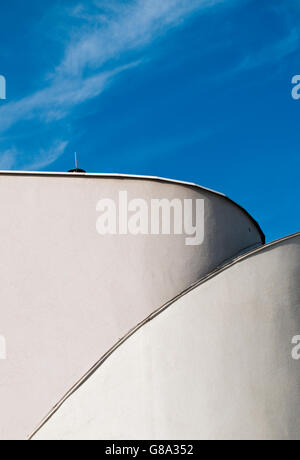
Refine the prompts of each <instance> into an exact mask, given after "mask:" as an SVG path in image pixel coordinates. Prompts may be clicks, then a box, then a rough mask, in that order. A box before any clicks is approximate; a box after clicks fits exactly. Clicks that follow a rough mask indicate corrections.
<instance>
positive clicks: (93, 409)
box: [35, 235, 300, 440]
mask: <svg viewBox="0 0 300 460" xmlns="http://www.w3.org/2000/svg"><path fill="white" fill-rule="evenodd" d="M299 277H300V235H298V236H295V237H292V238H289V239H286V240H283V241H280V242H278V243H277V244H274V245H271V246H268V247H266V248H265V249H262V250H259V251H257V252H255V253H254V254H252V255H250V256H247V257H245V258H243V259H242V260H240V261H239V262H237V263H234V264H233V265H232V266H230V267H229V268H227V269H225V270H224V271H221V272H220V273H219V274H218V275H217V276H214V277H212V278H211V279H209V280H207V281H206V282H204V283H203V284H201V285H200V286H198V287H197V288H195V289H193V290H192V291H191V292H189V293H188V294H186V295H184V296H183V297H181V298H180V299H179V300H178V301H176V302H175V303H174V304H172V305H171V306H170V307H169V308H168V309H166V310H165V311H164V312H163V313H161V314H160V315H159V316H157V317H156V318H155V319H154V320H153V321H151V322H150V323H147V324H145V325H144V326H143V327H142V328H141V329H139V331H138V332H136V333H135V334H134V335H132V336H131V337H130V338H129V339H128V341H126V342H125V343H124V344H123V345H122V346H121V347H120V348H118V349H117V350H116V351H115V352H114V353H113V354H112V355H111V356H110V357H109V359H107V360H106V361H105V362H104V364H103V365H102V366H101V367H99V368H98V370H97V371H96V372H95V373H94V374H93V375H92V376H91V377H90V378H89V380H87V381H86V382H85V383H84V384H83V385H82V386H81V387H80V388H79V389H78V390H77V391H75V392H74V393H73V394H72V395H71V396H70V398H69V399H67V400H66V401H65V403H64V404H63V405H62V406H61V407H60V409H59V410H58V412H57V413H55V414H54V415H53V416H52V418H50V420H49V421H48V422H47V423H46V424H45V425H44V426H43V427H42V428H41V430H40V431H39V432H38V433H37V434H36V436H35V439H116V440H118V439H154V440H156V439H275V440H277V439H290V440H292V439H300V405H299V400H300V360H298V361H296V360H294V359H293V358H292V349H293V347H294V345H292V338H293V337H294V336H296V335H300V286H299ZM299 355H300V352H299Z"/></svg>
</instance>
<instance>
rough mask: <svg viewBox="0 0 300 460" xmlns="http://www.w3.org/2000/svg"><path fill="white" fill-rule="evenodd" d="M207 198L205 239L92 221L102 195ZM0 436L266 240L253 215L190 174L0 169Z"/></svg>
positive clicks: (26, 424)
mask: <svg viewBox="0 0 300 460" xmlns="http://www.w3.org/2000/svg"><path fill="white" fill-rule="evenodd" d="M120 191H127V193H128V198H129V199H135V198H142V199H144V200H148V201H150V200H151V199H154V198H157V199H163V198H166V199H170V200H172V199H174V198H177V199H181V200H184V199H204V201H205V238H204V242H203V244H202V245H201V246H186V245H185V237H186V236H185V235H176V236H173V235H157V236H151V235H138V236H132V235H115V236H112V235H107V236H100V235H99V234H98V233H97V231H96V220H97V218H98V216H99V213H97V211H96V205H97V203H98V201H99V200H100V199H103V198H110V199H114V200H115V201H116V202H117V200H118V195H119V192H120ZM0 216H1V219H0V253H1V258H0V283H1V289H0V335H1V336H3V337H5V340H6V354H7V359H6V360H3V361H0V408H1V410H0V439H24V438H26V437H27V436H28V435H29V434H30V433H32V431H33V429H34V428H35V427H36V426H37V425H38V423H39V422H40V420H41V419H42V418H43V417H44V416H45V415H46V414H47V413H48V412H49V410H50V409H51V408H52V407H53V406H54V405H55V404H56V403H57V401H59V400H60V398H62V397H63V395H64V394H65V393H66V392H67V391H68V390H69V388H71V387H72V386H73V385H74V384H75V383H76V382H77V381H78V380H79V379H80V378H81V377H82V375H83V374H84V373H85V372H87V371H88V370H89V369H90V368H91V366H92V365H93V364H94V363H95V362H96V361H98V359H99V358H100V357H101V356H102V355H104V354H105V353H106V352H107V350H108V349H110V348H111V347H112V346H113V345H114V344H115V343H116V342H117V341H118V340H119V339H120V338H121V337H123V336H124V335H125V334H127V333H128V331H129V330H130V329H131V328H133V327H135V326H136V325H137V324H138V323H139V322H140V321H143V320H144V319H145V318H146V317H147V316H148V315H149V314H151V313H152V312H153V311H154V310H155V309H157V308H159V307H160V306H161V305H163V304H164V303H165V302H167V301H169V300H170V299H172V298H174V297H175V296H176V295H178V294H179V293H180V292H182V291H183V290H185V289H186V288H188V287H189V286H190V285H191V284H193V283H194V282H196V281H197V280H199V278H201V277H202V276H203V275H205V274H207V273H208V272H210V271H211V270H213V269H215V268H216V267H217V266H219V265H220V264H222V263H224V261H226V260H227V259H230V258H232V257H234V256H235V255H237V254H238V253H240V252H241V251H244V250H246V251H247V250H248V249H249V248H251V247H253V246H255V245H260V244H262V234H261V231H260V230H259V228H258V226H257V224H256V223H255V222H254V221H253V220H252V219H251V218H250V216H249V215H248V214H247V213H246V212H245V211H243V210H242V209H241V208H240V207H238V206H237V205H236V204H234V203H233V202H231V201H230V200H228V199H227V198H226V197H224V196H222V195H219V194H217V193H214V192H211V191H208V190H206V189H202V188H199V187H195V186H192V185H188V184H181V183H176V182H167V181H164V180H159V179H157V180H154V179H150V178H149V179H147V178H145V179H141V178H129V177H126V176H124V177H108V176H88V175H86V176H80V175H79V176H77V175H75V176H73V175H59V174H58V175H56V174H22V173H16V174H5V173H0Z"/></svg>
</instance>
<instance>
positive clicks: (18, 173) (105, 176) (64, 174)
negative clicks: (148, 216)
mask: <svg viewBox="0 0 300 460" xmlns="http://www.w3.org/2000/svg"><path fill="white" fill-rule="evenodd" d="M0 176H28V177H34V176H37V177H39V176H40V177H42V176H46V177H47V176H48V177H65V178H68V179H70V178H73V179H74V178H76V177H80V178H86V179H92V178H94V179H121V180H122V179H129V180H145V181H147V180H148V181H153V182H164V183H166V184H168V183H169V184H177V185H183V186H188V187H192V188H196V189H198V190H204V191H206V192H209V193H213V194H215V195H218V196H220V197H222V198H225V199H226V200H228V201H230V202H231V203H232V204H233V205H235V206H237V207H238V208H239V209H240V210H241V211H242V212H243V213H245V214H246V215H247V216H248V217H249V219H250V220H251V221H252V222H253V223H254V225H255V227H256V228H257V230H258V233H259V234H260V237H261V241H262V244H263V245H264V244H266V236H265V234H264V232H263V230H262V228H261V226H260V225H259V223H258V222H257V221H256V220H255V219H254V217H252V216H251V214H250V213H249V212H248V211H247V210H246V209H245V208H244V207H243V206H241V205H240V204H238V203H237V202H236V201H234V200H232V199H231V198H229V197H228V196H226V195H225V194H224V193H221V192H217V191H216V190H212V189H210V188H207V187H203V186H201V185H198V184H196V183H194V182H186V181H180V180H176V179H170V178H165V177H158V176H143V175H134V174H119V173H84V172H74V173H73V174H70V173H69V172H47V171H1V170H0Z"/></svg>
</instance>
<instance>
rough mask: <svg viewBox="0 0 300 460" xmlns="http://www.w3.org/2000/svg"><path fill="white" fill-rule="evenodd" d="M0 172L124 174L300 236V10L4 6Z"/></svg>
mask: <svg viewBox="0 0 300 460" xmlns="http://www.w3.org/2000/svg"><path fill="white" fill-rule="evenodd" d="M0 10H1V11H0V74H1V75H4V76H5V77H6V80H7V99H6V100H5V101H0V169H9V170H10V169H14V170H41V171H67V170H68V169H70V168H71V167H73V165H74V159H73V158H74V151H77V152H78V156H79V166H80V167H82V168H84V169H86V170H87V171H88V172H104V173H109V172H112V173H129V174H145V175H158V176H163V177H170V178H174V179H180V180H185V181H192V182H196V183H198V184H200V185H203V186H206V187H209V188H213V189H215V190H218V191H220V192H223V193H225V194H226V195H228V196H230V197H231V198H232V199H234V200H235V201H237V202H238V203H240V204H241V205H242V206H244V207H245V208H246V209H247V210H248V211H249V212H250V213H251V214H252V215H253V216H254V217H255V218H256V219H257V220H258V221H259V223H260V224H261V226H262V228H263V230H264V231H265V233H266V236H267V240H269V241H270V240H272V239H275V238H279V237H281V236H284V235H287V234H289V233H294V232H296V231H299V230H300V229H299V204H298V199H299V197H300V192H299V166H300V161H299V152H300V135H299V128H300V100H299V101H295V100H294V99H292V97H291V90H292V85H291V80H292V77H293V76H294V75H296V74H300V59H299V57H300V41H299V38H300V2H299V1H298V0H284V1H283V0H163V1H162V0H128V1H120V0H90V1H89V0H84V1H83V2H80V1H78V2H77V1H73V0H72V1H71V0H62V1H57V0H51V1H49V0H43V1H40V0H27V1H26V2H24V1H23V0H22V1H21V0H10V1H9V2H1V6H0Z"/></svg>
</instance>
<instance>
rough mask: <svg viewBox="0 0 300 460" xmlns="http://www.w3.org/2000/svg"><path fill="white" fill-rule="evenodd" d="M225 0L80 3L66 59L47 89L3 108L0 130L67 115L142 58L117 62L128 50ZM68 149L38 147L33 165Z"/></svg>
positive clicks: (6, 156) (44, 163) (0, 109)
mask: <svg viewBox="0 0 300 460" xmlns="http://www.w3.org/2000/svg"><path fill="white" fill-rule="evenodd" d="M228 1H229V0H227V2H228ZM223 2H224V0H163V1H162V0H134V1H131V2H128V3H126V4H124V2H121V1H109V2H108V1H97V0H95V1H94V2H93V3H91V2H87V3H83V4H78V5H77V6H76V7H75V8H73V10H72V12H71V14H72V15H73V17H74V18H75V17H77V18H80V19H81V20H82V25H81V27H80V29H79V30H76V32H75V33H74V34H73V36H72V37H71V40H70V42H69V43H68V44H67V46H66V49H65V52H64V57H63V59H62V61H61V62H60V63H59V64H58V65H57V67H56V69H55V72H53V74H52V75H50V77H48V78H47V80H46V81H45V85H44V87H43V88H41V89H39V90H38V91H36V92H35V93H33V94H30V95H28V96H27V97H24V98H22V99H20V100H17V101H12V102H10V103H8V104H6V105H5V106H2V107H0V133H1V134H3V133H4V132H6V131H8V130H9V129H10V128H12V127H14V125H16V124H17V123H18V122H20V121H22V122H23V121H28V120H38V121H42V122H44V123H47V124H48V123H50V122H54V121H57V120H60V119H62V118H64V117H66V116H68V115H69V114H70V112H71V111H72V109H73V108H75V107H76V106H78V105H80V104H82V103H84V102H85V101H88V100H90V99H93V98H95V97H98V96H99V95H100V94H101V93H102V92H103V91H105V89H106V88H107V87H108V85H109V84H110V83H111V82H112V80H113V78H114V77H116V76H117V75H119V74H121V73H122V72H124V71H126V70H128V69H130V68H132V67H134V66H137V65H139V64H140V63H141V62H142V61H140V60H139V61H137V62H129V63H127V64H125V65H124V63H123V64H122V65H120V64H119V63H118V61H119V60H120V57H122V56H123V55H124V54H126V53H127V52H132V51H134V50H138V49H141V48H142V47H145V46H147V45H150V44H151V43H152V42H153V40H155V39H156V38H157V37H159V36H161V35H162V34H164V33H166V32H167V31H168V30H169V29H170V28H171V27H175V26H177V25H178V24H180V23H181V22H182V21H184V20H185V19H186V18H187V17H188V16H189V15H190V14H191V13H193V12H195V11H202V10H205V9H206V8H209V7H212V6H214V5H217V4H220V3H223ZM91 7H93V8H92V11H90V8H91ZM107 63H110V69H109V70H105V69H104V66H105V65H106V64H107ZM56 144H57V142H56ZM62 145H64V144H61V146H62ZM65 148H66V145H65V146H64V148H62V147H61V148H57V147H56V149H54V151H55V152H56V153H53V152H51V150H50V153H49V152H48V153H46V152H43V151H40V156H41V161H40V162H36V163H35V164H34V165H33V166H35V167H36V168H37V169H38V167H39V168H41V167H45V166H47V164H49V163H50V162H52V159H53V158H57V156H58V155H59V154H62V153H63V151H64V150H65ZM9 155H10V156H9ZM17 156H18V155H17V153H16V152H14V153H13V154H12V153H11V154H9V153H8V152H7V151H5V152H4V153H3V154H2V155H1V154H0V164H1V158H2V160H3V164H7V165H9V164H10V163H9V160H8V159H9V158H13V157H14V158H16V157H17ZM5 162H6V163H5Z"/></svg>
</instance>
